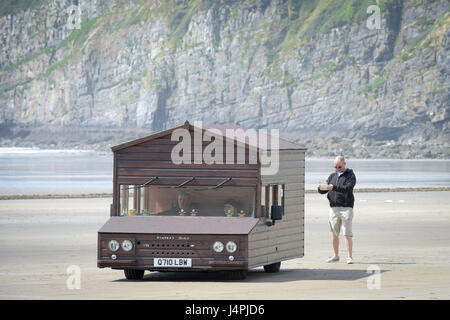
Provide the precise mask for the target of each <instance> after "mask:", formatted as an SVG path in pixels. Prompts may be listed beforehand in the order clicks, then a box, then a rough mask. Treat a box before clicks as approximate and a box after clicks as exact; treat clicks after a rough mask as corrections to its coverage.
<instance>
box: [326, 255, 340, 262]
mask: <svg viewBox="0 0 450 320" xmlns="http://www.w3.org/2000/svg"><path fill="white" fill-rule="evenodd" d="M338 261H339V256H333V257H331V258H328V259H327V262H338Z"/></svg>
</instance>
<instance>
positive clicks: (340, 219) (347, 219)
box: [328, 207, 353, 237]
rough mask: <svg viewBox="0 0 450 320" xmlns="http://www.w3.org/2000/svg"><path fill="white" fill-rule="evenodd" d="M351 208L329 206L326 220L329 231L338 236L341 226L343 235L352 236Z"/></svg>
mask: <svg viewBox="0 0 450 320" xmlns="http://www.w3.org/2000/svg"><path fill="white" fill-rule="evenodd" d="M352 220H353V208H351V207H331V208H330V216H329V219H328V222H329V224H330V229H331V232H333V234H334V235H335V236H339V233H340V231H341V227H342V233H343V234H344V236H349V237H352V236H353V233H352Z"/></svg>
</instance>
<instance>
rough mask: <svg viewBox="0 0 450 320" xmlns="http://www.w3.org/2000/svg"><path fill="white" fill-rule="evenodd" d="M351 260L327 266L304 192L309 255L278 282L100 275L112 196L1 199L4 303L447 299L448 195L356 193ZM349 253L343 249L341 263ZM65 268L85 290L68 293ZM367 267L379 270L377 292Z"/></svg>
mask: <svg viewBox="0 0 450 320" xmlns="http://www.w3.org/2000/svg"><path fill="white" fill-rule="evenodd" d="M355 198H356V203H355V213H354V214H355V217H354V224H353V229H354V230H353V232H354V259H355V264H353V265H347V264H345V263H344V262H343V261H341V262H337V263H333V264H328V263H325V262H324V260H325V259H326V258H327V257H328V256H329V255H331V253H332V247H331V234H330V232H329V230H328V225H327V214H328V204H327V201H326V199H325V197H324V196H321V195H319V194H313V193H308V194H306V214H305V257H304V258H299V259H294V260H290V261H286V262H283V263H282V269H281V271H280V272H279V273H277V274H266V273H264V271H263V269H262V268H257V269H254V270H251V271H250V272H249V275H248V277H247V279H245V280H243V281H229V280H226V278H225V277H224V276H223V275H221V274H202V273H157V272H152V273H150V272H146V275H145V277H144V280H143V281H127V280H125V278H124V275H123V272H122V271H117V270H110V269H98V268H97V267H96V245H97V243H96V242H97V233H96V232H97V230H98V229H99V228H100V227H101V226H102V224H103V223H104V222H105V221H106V220H107V219H108V216H109V204H110V202H111V200H110V199H109V198H87V199H29V200H1V201H0V240H1V242H0V243H1V244H2V245H1V246H0V261H1V262H0V299H200V300H203V299H232V300H235V299H450V286H449V283H450V232H449V230H450V192H448V191H432V192H376V193H370V192H369V193H356V194H355ZM345 256H346V254H345V247H344V244H343V240H342V241H341V257H342V260H344V258H345ZM70 265H77V266H79V267H80V268H81V269H80V270H81V288H80V289H78V290H77V289H74V290H69V289H67V286H66V281H67V279H68V277H69V275H68V274H67V273H66V270H67V268H68V267H69V266H70ZM368 268H379V270H380V272H381V273H380V278H379V280H380V282H379V288H378V289H377V288H375V289H369V288H368V284H369V287H370V286H371V285H372V287H373V286H375V287H376V284H377V282H376V281H374V279H375V278H374V277H373V275H372V274H371V273H368V271H367V270H368Z"/></svg>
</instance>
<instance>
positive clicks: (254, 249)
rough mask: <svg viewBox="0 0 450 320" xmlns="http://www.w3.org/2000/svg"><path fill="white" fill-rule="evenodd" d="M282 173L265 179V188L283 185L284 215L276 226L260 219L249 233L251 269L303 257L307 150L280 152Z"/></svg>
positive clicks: (263, 177)
mask: <svg viewBox="0 0 450 320" xmlns="http://www.w3.org/2000/svg"><path fill="white" fill-rule="evenodd" d="M279 159H280V162H279V165H280V167H279V171H278V173H277V174H276V175H271V176H262V181H261V182H262V186H264V185H267V184H270V183H273V184H284V185H285V191H284V216H283V219H282V220H279V221H276V224H275V225H274V226H271V227H269V226H267V225H266V224H265V222H267V221H270V220H266V221H264V220H261V221H260V222H259V223H258V224H257V225H256V226H255V228H254V229H253V230H252V231H251V232H250V234H249V246H248V250H249V252H248V256H249V268H253V267H257V266H262V265H267V264H271V263H275V262H278V261H282V260H287V259H292V258H298V257H302V256H303V254H304V216H305V210H304V204H305V151H304V150H281V151H280V157H279Z"/></svg>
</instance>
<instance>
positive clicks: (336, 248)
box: [333, 234, 339, 257]
mask: <svg viewBox="0 0 450 320" xmlns="http://www.w3.org/2000/svg"><path fill="white" fill-rule="evenodd" d="M333 250H334V256H335V257H339V237H338V236H335V235H334V234H333Z"/></svg>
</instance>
